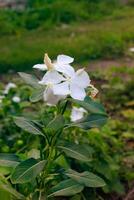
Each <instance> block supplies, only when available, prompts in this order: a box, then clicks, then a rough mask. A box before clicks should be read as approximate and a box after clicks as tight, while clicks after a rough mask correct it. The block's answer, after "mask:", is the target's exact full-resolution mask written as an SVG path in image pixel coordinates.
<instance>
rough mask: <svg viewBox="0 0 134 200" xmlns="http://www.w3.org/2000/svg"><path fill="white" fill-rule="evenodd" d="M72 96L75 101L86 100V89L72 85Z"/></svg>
mask: <svg viewBox="0 0 134 200" xmlns="http://www.w3.org/2000/svg"><path fill="white" fill-rule="evenodd" d="M70 96H71V97H72V98H73V99H78V100H84V98H85V96H86V92H85V89H84V88H81V87H79V86H78V85H76V84H74V83H71V84H70Z"/></svg>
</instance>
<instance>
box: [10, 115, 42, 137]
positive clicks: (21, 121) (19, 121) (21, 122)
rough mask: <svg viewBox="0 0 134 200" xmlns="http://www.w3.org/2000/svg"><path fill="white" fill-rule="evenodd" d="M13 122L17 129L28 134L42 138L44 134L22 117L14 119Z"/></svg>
mask: <svg viewBox="0 0 134 200" xmlns="http://www.w3.org/2000/svg"><path fill="white" fill-rule="evenodd" d="M14 122H15V124H16V125H17V126H18V127H20V128H22V129H23V130H25V131H27V132H29V133H32V134H34V135H42V136H44V134H43V133H42V132H41V131H40V130H39V128H38V127H37V126H36V125H35V124H34V123H33V122H32V121H30V120H29V119H26V118H24V117H14Z"/></svg>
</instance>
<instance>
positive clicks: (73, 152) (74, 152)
mask: <svg viewBox="0 0 134 200" xmlns="http://www.w3.org/2000/svg"><path fill="white" fill-rule="evenodd" d="M58 148H59V149H61V150H62V151H63V152H64V153H65V154H66V155H67V156H69V157H71V158H74V159H77V160H80V161H83V162H89V161H91V153H92V152H93V150H92V149H91V148H90V147H89V148H87V146H85V145H79V144H74V143H67V144H64V146H58Z"/></svg>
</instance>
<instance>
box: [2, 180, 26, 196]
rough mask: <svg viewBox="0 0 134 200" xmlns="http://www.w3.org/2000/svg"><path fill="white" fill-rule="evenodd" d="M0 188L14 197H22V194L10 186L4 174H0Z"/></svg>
mask: <svg viewBox="0 0 134 200" xmlns="http://www.w3.org/2000/svg"><path fill="white" fill-rule="evenodd" d="M0 189H1V190H2V191H6V192H7V193H9V194H11V195H12V196H14V197H16V199H24V196H23V195H22V194H20V193H19V192H17V191H16V190H15V189H14V188H12V186H11V185H10V184H9V183H8V182H7V180H6V178H5V177H4V176H0Z"/></svg>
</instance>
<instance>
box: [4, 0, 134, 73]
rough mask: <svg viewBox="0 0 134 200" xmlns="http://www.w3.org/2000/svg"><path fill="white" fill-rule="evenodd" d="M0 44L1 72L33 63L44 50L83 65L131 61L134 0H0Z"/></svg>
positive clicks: (20, 68) (40, 59) (25, 68)
mask: <svg viewBox="0 0 134 200" xmlns="http://www.w3.org/2000/svg"><path fill="white" fill-rule="evenodd" d="M0 44H1V45H0V55H1V56H0V72H1V73H2V72H7V71H18V70H27V69H31V66H32V65H33V64H34V63H38V62H41V61H42V58H43V54H44V52H45V51H47V52H48V53H49V55H50V56H51V57H55V56H56V55H57V54H60V53H64V54H69V55H72V56H74V57H75V59H76V60H75V61H76V63H83V62H84V63H87V65H86V66H87V67H88V66H89V65H91V66H92V61H97V60H103V61H104V62H103V63H102V62H101V63H100V64H101V65H104V67H106V66H107V65H110V66H111V65H117V66H118V65H120V64H121V65H127V64H128V65H133V63H131V62H130V58H131V56H132V55H131V54H132V53H131V52H129V51H128V50H129V48H130V47H133V46H134V1H133V0H79V1H77V0H0ZM115 59H116V61H115V62H114V60H115ZM108 60H109V62H108ZM97 66H98V65H97ZM95 67H96V64H95Z"/></svg>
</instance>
